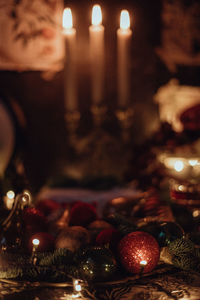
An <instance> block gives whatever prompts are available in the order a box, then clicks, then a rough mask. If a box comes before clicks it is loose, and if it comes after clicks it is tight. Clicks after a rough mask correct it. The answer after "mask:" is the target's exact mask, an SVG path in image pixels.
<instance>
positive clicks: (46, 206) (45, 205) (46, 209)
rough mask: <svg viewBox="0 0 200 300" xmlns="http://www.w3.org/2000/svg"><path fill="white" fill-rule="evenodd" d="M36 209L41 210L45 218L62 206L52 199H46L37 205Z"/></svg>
mask: <svg viewBox="0 0 200 300" xmlns="http://www.w3.org/2000/svg"><path fill="white" fill-rule="evenodd" d="M36 208H37V209H39V210H40V211H41V212H42V213H43V214H44V215H45V216H48V215H49V214H51V213H52V212H54V211H56V210H58V209H61V204H60V203H58V202H56V201H54V200H51V199H44V200H41V201H39V202H38V203H37V204H36Z"/></svg>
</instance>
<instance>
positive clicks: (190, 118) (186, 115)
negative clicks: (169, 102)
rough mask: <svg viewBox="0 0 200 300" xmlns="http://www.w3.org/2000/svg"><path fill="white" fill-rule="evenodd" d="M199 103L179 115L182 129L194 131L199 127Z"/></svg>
mask: <svg viewBox="0 0 200 300" xmlns="http://www.w3.org/2000/svg"><path fill="white" fill-rule="evenodd" d="M199 120H200V104H197V105H194V106H192V107H190V108H189V109H186V110H185V111H184V112H183V113H182V114H181V116H180V121H181V122H182V124H183V127H184V130H190V131H193V130H194V131H196V130H199V129H200V122H199Z"/></svg>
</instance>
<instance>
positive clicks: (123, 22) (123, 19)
mask: <svg viewBox="0 0 200 300" xmlns="http://www.w3.org/2000/svg"><path fill="white" fill-rule="evenodd" d="M120 28H121V29H129V28H130V17H129V12H128V10H126V9H123V10H122V11H121V15H120Z"/></svg>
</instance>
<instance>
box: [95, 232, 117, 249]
mask: <svg viewBox="0 0 200 300" xmlns="http://www.w3.org/2000/svg"><path fill="white" fill-rule="evenodd" d="M120 239H121V234H120V233H119V231H118V230H117V229H115V228H106V229H104V230H102V231H101V232H100V233H99V234H98V235H97V238H96V244H97V245H98V246H105V245H109V248H110V250H112V251H115V250H116V249H117V245H118V243H119V241H120Z"/></svg>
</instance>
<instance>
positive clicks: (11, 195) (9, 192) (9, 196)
mask: <svg viewBox="0 0 200 300" xmlns="http://www.w3.org/2000/svg"><path fill="white" fill-rule="evenodd" d="M6 196H7V197H8V199H10V200H12V199H14V198H15V193H14V192H13V191H8V192H7V194H6Z"/></svg>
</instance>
